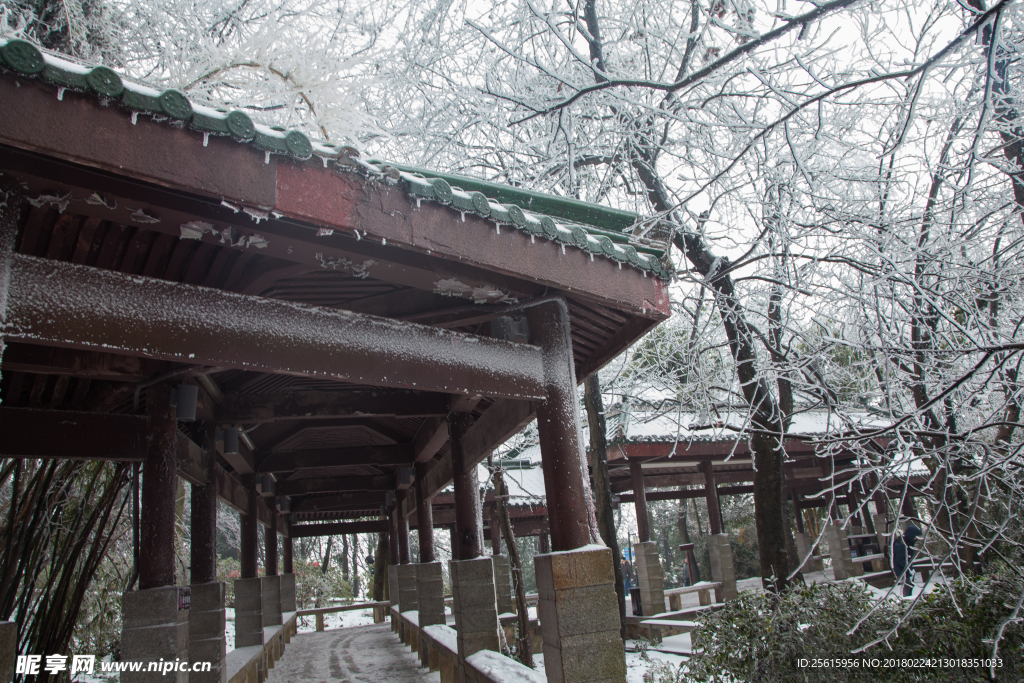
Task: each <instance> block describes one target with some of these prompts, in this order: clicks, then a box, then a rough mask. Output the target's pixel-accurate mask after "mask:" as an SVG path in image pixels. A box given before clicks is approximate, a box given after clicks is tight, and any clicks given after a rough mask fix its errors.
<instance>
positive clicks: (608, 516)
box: [583, 372, 626, 640]
mask: <svg viewBox="0 0 1024 683" xmlns="http://www.w3.org/2000/svg"><path fill="white" fill-rule="evenodd" d="M583 405H584V406H585V407H586V410H587V424H588V425H589V427H590V465H591V468H592V470H593V473H594V475H593V476H594V507H595V508H596V513H597V528H598V531H600V532H601V539H602V540H603V541H604V544H605V545H606V546H608V547H609V548H611V551H612V564H613V565H614V570H615V595H616V596H617V597H618V600H619V624H620V626H619V632H620V634H621V635H622V638H623V640H625V638H626V586H625V581H624V577H623V575H622V563H621V562H619V558H621V557H622V555H621V554H620V553H619V539H618V538H617V537H616V535H615V515H614V513H613V512H612V486H611V479H610V478H609V477H608V440H607V437H606V431H605V430H606V426H605V420H604V401H603V400H602V398H601V380H600V379H599V378H598V375H597V373H596V372H595V373H594V374H593V375H591V376H590V377H588V378H587V381H586V382H585V383H584V390H583Z"/></svg>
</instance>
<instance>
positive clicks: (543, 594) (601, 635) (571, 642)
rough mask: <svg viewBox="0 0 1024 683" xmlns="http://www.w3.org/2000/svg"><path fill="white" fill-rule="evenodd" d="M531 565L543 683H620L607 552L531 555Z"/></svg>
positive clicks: (621, 661)
mask: <svg viewBox="0 0 1024 683" xmlns="http://www.w3.org/2000/svg"><path fill="white" fill-rule="evenodd" d="M534 565H535V567H536V570H537V592H538V594H539V595H538V597H539V598H540V601H539V602H538V604H537V616H538V617H540V624H541V630H542V637H543V642H544V668H545V669H546V671H547V677H548V682H549V683H581V682H583V681H609V682H612V681H614V682H615V683H625V681H626V655H625V650H624V647H623V643H622V638H621V637H620V635H619V627H620V624H619V603H618V598H617V597H616V595H615V572H614V569H613V565H612V551H611V550H609V549H608V548H594V549H591V548H586V549H580V550H573V551H569V552H560V553H548V554H544V555H537V556H535V557H534Z"/></svg>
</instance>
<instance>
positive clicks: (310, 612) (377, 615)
mask: <svg viewBox="0 0 1024 683" xmlns="http://www.w3.org/2000/svg"><path fill="white" fill-rule="evenodd" d="M390 606H391V603H390V602H388V601H386V600H385V601H382V602H358V603H355V604H353V605H335V606H334V607H312V608H310V609H300V610H299V611H298V612H296V613H295V615H296V616H299V617H309V616H316V630H317V631H323V630H324V615H325V614H333V613H334V612H349V611H351V610H361V609H373V623H375V624H379V623H380V622H382V621H384V613H385V612H384V610H386V609H387V608H388V607H390Z"/></svg>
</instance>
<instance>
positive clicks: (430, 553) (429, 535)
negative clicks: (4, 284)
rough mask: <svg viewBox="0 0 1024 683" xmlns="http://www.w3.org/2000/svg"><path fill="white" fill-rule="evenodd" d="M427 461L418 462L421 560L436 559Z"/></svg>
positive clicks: (418, 530) (417, 513)
mask: <svg viewBox="0 0 1024 683" xmlns="http://www.w3.org/2000/svg"><path fill="white" fill-rule="evenodd" d="M426 481H427V463H425V462H418V463H416V486H417V489H418V490H417V492H416V493H417V495H416V521H417V527H416V529H417V533H418V534H419V539H420V562H421V563H426V562H433V561H434V507H433V506H432V505H431V504H430V500H429V499H428V498H427V496H426V491H427V489H426Z"/></svg>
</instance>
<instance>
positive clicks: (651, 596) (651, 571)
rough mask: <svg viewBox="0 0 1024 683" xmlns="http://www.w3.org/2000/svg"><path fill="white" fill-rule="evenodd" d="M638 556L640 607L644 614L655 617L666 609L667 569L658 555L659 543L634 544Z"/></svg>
mask: <svg viewBox="0 0 1024 683" xmlns="http://www.w3.org/2000/svg"><path fill="white" fill-rule="evenodd" d="M633 553H634V557H635V558H636V564H635V567H636V585H637V588H639V589H640V609H641V610H642V611H643V616H645V617H653V616H654V615H655V614H661V613H662V612H664V611H665V570H664V569H663V568H662V566H661V558H660V557H659V556H658V544H657V543H655V542H653V541H645V542H643V543H634V544H633Z"/></svg>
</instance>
